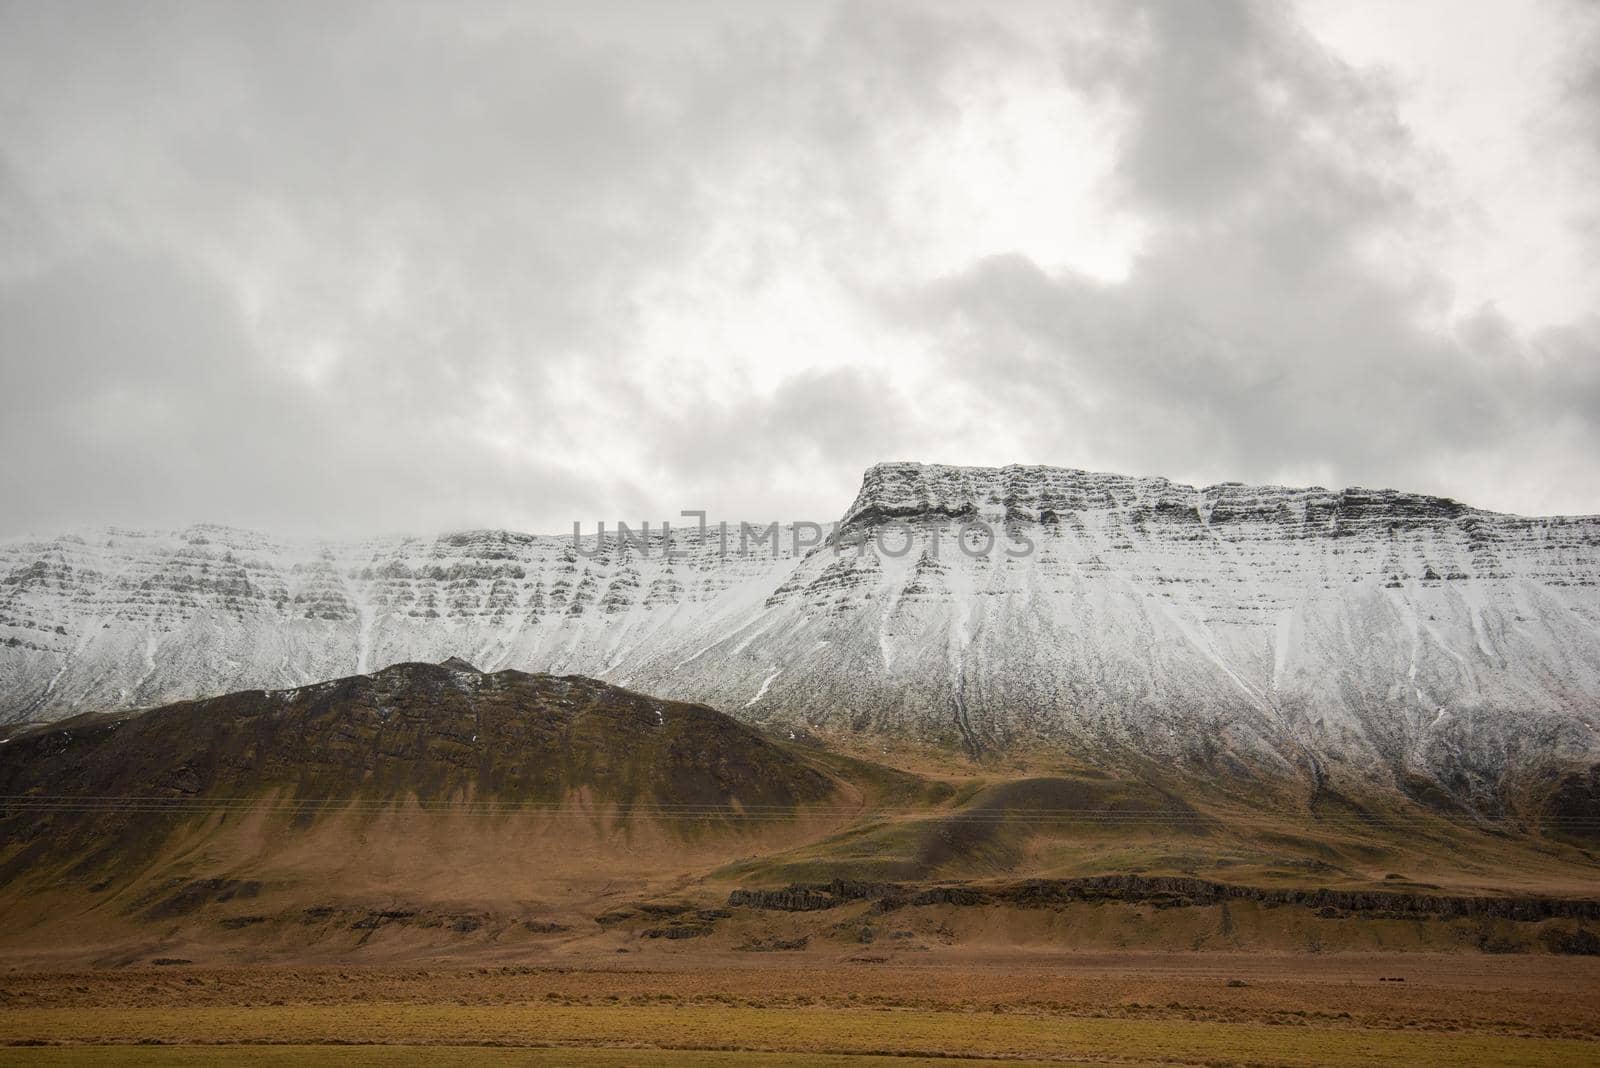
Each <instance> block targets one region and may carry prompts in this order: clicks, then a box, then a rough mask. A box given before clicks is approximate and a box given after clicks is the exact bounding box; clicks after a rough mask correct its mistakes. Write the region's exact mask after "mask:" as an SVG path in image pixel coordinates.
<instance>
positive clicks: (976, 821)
mask: <svg viewBox="0 0 1600 1068" xmlns="http://www.w3.org/2000/svg"><path fill="white" fill-rule="evenodd" d="M891 765H892V766H891ZM1597 875H1600V865H1597V864H1596V862H1595V858H1594V857H1593V856H1592V855H1591V854H1589V853H1588V852H1586V851H1585V849H1584V848H1583V847H1582V845H1581V844H1573V843H1570V842H1562V841H1559V840H1557V839H1554V838H1549V837H1545V836H1542V835H1541V834H1540V833H1539V832H1538V829H1537V827H1532V828H1529V827H1521V826H1511V825H1506V824H1478V823H1474V822H1472V821H1470V820H1464V819H1460V818H1456V817H1453V816H1451V815H1449V814H1443V813H1440V812H1438V811H1435V810H1430V809H1427V808H1424V807H1421V806H1418V805H1416V804H1415V803H1414V802H1411V801H1410V800H1408V799H1406V798H1404V797H1403V796H1400V795H1398V794H1397V795H1395V796H1393V797H1386V798H1364V799H1362V800H1361V801H1360V802H1357V801H1353V800H1350V799H1346V798H1331V797H1330V796H1329V795H1327V794H1325V793H1324V794H1319V795H1317V796H1314V797H1313V796H1307V797H1301V796H1298V795H1296V794H1295V793H1294V792H1293V787H1292V786H1289V785H1286V786H1284V787H1283V788H1281V789H1275V788H1272V787H1270V786H1268V785H1264V784H1261V783H1251V782H1230V783H1227V784H1219V783H1208V782H1197V781H1194V780H1192V779H1184V778H1181V777H1179V776H1177V775H1176V774H1174V773H1172V772H1170V771H1168V770H1166V769H1160V768H1150V767H1141V768H1126V769H1116V768H1108V767H1096V766H1092V765H1090V764H1087V763H1085V762H1084V761H1083V760H1082V759H1080V758H1078V757H1075V756H1073V755H1071V754H1065V753H1053V752H1042V751H1041V752H1037V753H1031V754H1008V755H1004V756H995V755H991V756H988V757H985V758H982V759H973V758H970V757H967V756H964V755H961V754H956V753H950V752H944V751H940V750H932V749H926V748H913V747H900V748H896V749H895V750H893V751H891V750H890V749H889V748H888V743H884V744H879V743H876V742H873V743H872V744H871V747H870V749H869V748H868V747H867V744H866V740H865V739H856V740H855V742H854V743H850V742H848V741H846V740H841V739H835V740H834V742H833V744H823V743H822V742H820V741H818V740H816V739H810V740H806V742H805V743H804V744H802V743H795V742H778V741H774V740H772V739H769V738H767V737H765V736H764V735H762V734H760V733H759V732H757V731H755V730H753V729H751V728H749V727H746V726H744V725H741V724H739V723H737V722H736V721H734V720H732V719H730V718H729V717H727V716H725V715H722V714H721V713H719V712H716V711H714V710H712V709H709V708H705V707H703V706H697V705H686V704H679V703H676V702H670V701H661V700H656V699H654V698H651V697H648V696H645V695H642V694H638V693H633V692H630V691H628V690H624V689H620V688H618V687H614V686H609V685H606V684H604V683H600V682H596V681H594V680H591V679H586V678H581V677H554V676H548V675H530V674H524V673H521V672H515V671H504V672H498V673H494V674H484V673H480V672H477V671H475V670H473V669H472V668H471V667H470V666H468V665H466V664H463V663H461V662H459V661H447V662H446V663H444V664H440V665H432V664H402V665H397V666H395V667H392V668H388V669H386V670H384V671H381V672H378V673H376V674H374V675H370V676H356V677H352V678H347V679H340V680H337V681H334V682H329V683H323V684H318V685H314V686H308V687H303V688H300V689H296V690H289V691H278V692H271V693H264V692H261V691H251V692H245V693H238V694H232V695H228V696H225V697H219V698H215V699H210V700H203V701H191V702H185V703H181V704H177V705H171V706H167V707H164V708H159V709H154V710H151V711H148V712H144V713H138V714H123V715H117V716H85V717H79V718H78V719H76V720H73V721H68V722H65V723H62V724H57V725H55V726H53V727H51V728H48V729H38V730H33V731H26V732H22V733H20V734H17V735H14V736H13V737H11V738H9V739H6V740H5V742H4V743H3V744H0V957H5V958H9V959H12V960H28V961H33V962H42V961H49V960H53V959H54V960H84V959H89V960H93V961H96V962H99V963H113V964H115V963H125V962H132V961H141V960H143V961H148V960H152V959H157V958H172V959H193V960H208V961H219V960H221V961H248V960H256V959H274V960H300V961H306V960H343V959H348V958H350V957H352V956H354V957H361V958H363V959H416V958H418V957H423V958H426V957H431V956H437V955H439V954H445V955H449V956H456V955H461V954H470V955H476V956H483V955H487V956H490V957H499V958H502V959H506V958H509V959H515V960H527V959H530V958H531V959H550V960H554V961H562V960H570V959H581V958H584V957H586V956H592V955H594V954H597V953H600V954H615V953H618V952H630V953H637V952H642V953H646V954H654V955H661V954H676V955H681V954H683V953H699V954H708V953H709V954H713V955H714V954H716V953H722V952H727V953H735V952H737V953H745V952H750V951H759V950H776V951H786V952H810V953H817V952H825V953H852V952H860V942H861V940H863V939H867V938H875V937H877V935H876V934H875V932H879V933H884V934H885V937H886V938H888V937H889V936H890V935H892V936H893V940H892V941H891V942H890V946H891V949H898V950H900V951H904V952H912V951H918V952H929V951H941V950H950V949H952V947H957V948H959V947H961V946H998V947H1001V948H1002V949H1003V950H1004V951H1005V952H1011V951H1012V950H1014V949H1015V948H1016V947H1019V946H1028V945H1034V944H1042V945H1050V944H1055V943H1058V942H1061V941H1062V940H1069V941H1070V943H1071V944H1072V945H1074V946H1084V947H1101V948H1117V947H1125V946H1137V945H1152V946H1161V947H1167V948H1172V947H1176V948H1207V947H1229V948H1249V947H1251V946H1264V947H1273V948H1284V947H1291V948H1292V947H1300V946H1304V945H1309V944H1314V945H1318V946H1321V945H1328V946H1340V945H1350V946H1355V947H1366V948H1371V947H1372V946H1376V945H1388V946H1409V947H1413V948H1451V949H1454V948H1462V947H1465V948H1482V947H1491V948H1502V949H1505V948H1519V949H1538V948H1539V947H1541V946H1543V945H1545V941H1544V940H1547V939H1549V938H1553V939H1556V942H1554V943H1551V944H1560V945H1578V946H1580V947H1581V946H1584V945H1587V944H1588V943H1587V942H1586V941H1585V940H1584V939H1583V938H1581V937H1578V939H1577V941H1576V942H1571V941H1570V939H1571V938H1573V937H1577V935H1578V934H1579V933H1580V932H1582V931H1584V930H1586V927H1585V924H1588V923H1589V922H1590V920H1589V916H1590V914H1591V913H1595V912H1596V907H1591V906H1589V905H1583V906H1570V905H1569V904H1567V903H1566V902H1567V901H1570V900H1573V899H1579V900H1583V899H1588V898H1592V897H1595V896H1597V894H1596V890H1597V879H1596V876H1597ZM1108 880H1109V881H1108ZM1318 891H1321V895H1320V896H1318V894H1317V892H1318ZM1480 899H1482V900H1485V901H1489V902H1490V903H1489V904H1488V905H1484V906H1479V905H1477V904H1475V902H1477V901H1478V900H1480ZM1534 899H1537V902H1536V903H1534V904H1528V901H1530V900H1534ZM1515 901H1522V902H1523V903H1522V904H1515V903H1514V902H1515ZM796 903H798V904H799V906H800V907H798V908H795V907H791V906H794V905H795V904H796ZM1597 914H1600V913H1597ZM1549 932H1554V934H1550V933H1549ZM1563 939H1568V940H1569V941H1562V940H1563ZM880 948H881V947H880Z"/></svg>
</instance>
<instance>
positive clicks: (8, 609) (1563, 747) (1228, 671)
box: [0, 464, 1600, 799]
mask: <svg viewBox="0 0 1600 1068" xmlns="http://www.w3.org/2000/svg"><path fill="white" fill-rule="evenodd" d="M979 523H983V524H987V530H988V534H986V533H985V527H983V526H978V525H976V524H979ZM811 533H812V530H811V529H810V528H809V527H806V526H805V525H801V527H800V529H798V530H796V529H795V528H789V527H785V528H782V530H781V531H780V533H779V537H778V539H777V544H776V545H774V544H773V543H772V542H771V541H768V542H767V543H765V544H762V545H757V546H750V547H749V551H745V552H741V551H740V545H739V535H738V527H737V526H734V527H733V528H732V529H731V530H730V535H729V537H728V542H727V548H726V551H724V550H723V547H722V544H721V542H720V541H719V538H718V535H717V531H716V528H715V527H713V528H712V530H711V531H710V532H709V534H708V536H706V537H705V538H703V539H702V538H701V537H699V536H698V535H697V534H696V533H695V532H693V531H675V533H674V539H673V547H674V549H675V555H674V557H673V558H672V559H668V558H666V556H665V555H664V552H663V545H662V542H661V537H660V534H659V528H657V530H656V532H655V534H654V536H653V537H652V539H651V541H650V542H649V543H648V544H647V545H644V546H638V545H620V544H616V543H615V541H613V542H612V543H610V544H608V545H606V546H601V547H597V546H596V544H595V542H594V539H593V537H592V535H591V536H590V537H589V538H588V539H586V540H585V541H584V542H582V543H580V544H578V545H576V546H575V545H574V543H573V540H572V538H571V537H570V536H567V537H560V536H554V537H533V536H529V535H522V534H513V533H508V532H503V531H476V532H469V533H461V534H452V535H448V536H445V537H440V538H437V539H380V540H373V541H366V542H357V543H326V544H324V543H294V542H282V541H275V540H273V539H269V538H266V537H263V536H260V535H257V534H252V533H249V532H244V531H238V530H230V529H223V528H214V527H197V528H192V529H190V530H188V531H184V532H181V533H174V534H151V533H146V532H134V531H119V530H109V531H104V532H101V533H98V534H96V535H94V536H93V537H83V538H76V537H62V538H56V539H53V540H50V541H43V542H41V541H13V542H9V543H0V576H3V577H0V716H3V717H4V718H5V719H9V720H18V719H49V718H56V717H60V716H63V715H67V714H71V713H73V712H75V711H81V710H85V709H89V708H95V709H105V708H119V707H129V706H137V705H146V704H154V703H158V702H162V701H167V700H173V699H177V698H181V697H188V696H198V695H202V694H211V693H219V692H223V691H228V690H234V689H242V688H251V687H284V686H291V685H296V684H300V683H303V682H306V681H310V680H314V679H321V678H329V677H334V676H339V675H346V674H350V673H353V672H356V671H358V670H373V669H376V668H379V667H382V666H384V665H386V664H390V663H394V662H397V661H402V660H430V661H432V660H442V659H444V658H445V657H447V656H452V655H455V656H461V657H464V658H466V659H467V660H469V661H471V662H473V663H475V664H477V665H478V666H479V667H481V668H485V669H495V668H499V667H516V668H522V669H529V670H539V671H552V672H573V673H582V674H587V675H593V676H596V677H598V678H602V679H606V680H608V681H611V682H616V683H621V684H623V685H627V686H630V687H633V688H636V689H641V690H645V691H648V692H651V693H655V694H659V695H661V696H664V697H672V698H680V699H692V700H700V701H705V702H707V703H709V704H712V705H714V706H716V707H719V708H722V709H724V710H726V711H729V712H731V713H733V714H735V715H739V716H742V717H744V718H746V719H749V720H754V721H757V722H768V723H771V724H775V725H810V726H812V727H817V728H864V729H874V730H886V731H902V732H908V733H912V734H915V735H918V736H923V737H937V738H943V739H946V740H950V741H959V742H963V743H965V744H967V745H969V746H974V747H981V746H986V745H992V744H995V743H1003V742H1006V741H1013V740H1024V739H1029V738H1038V737H1043V738H1051V739H1056V740H1061V741H1065V742H1067V743H1069V744H1072V745H1074V746H1077V747H1081V748H1082V749H1084V750H1085V751H1086V752H1089V753H1092V754H1099V755H1113V756H1114V755H1117V754H1122V755H1127V756H1130V757H1135V758H1140V759H1149V758H1153V759H1160V760H1167V759H1171V760H1177V761H1184V762H1191V763H1193V762H1200V763H1201V764H1203V765H1205V766H1211V767H1219V768H1225V767H1228V766H1237V767H1240V768H1245V767H1249V768H1252V769H1255V770H1261V769H1267V770H1277V771H1281V772H1289V773H1293V774H1297V775H1302V776H1307V777H1310V778H1312V779H1316V780H1320V779H1321V778H1322V777H1323V776H1325V775H1326V774H1328V773H1329V769H1330V768H1336V769H1339V770H1341V771H1342V772H1350V773H1354V774H1357V775H1359V776H1362V777H1366V778H1373V777H1376V778H1378V779H1381V780H1386V781H1392V782H1395V783H1398V784H1400V785H1402V786H1405V787H1407V788H1415V789H1428V790H1437V789H1442V790H1443V791H1444V792H1446V793H1448V794H1451V795H1454V796H1456V797H1458V798H1477V799H1483V798H1488V797H1492V796H1493V795H1494V794H1495V793H1496V791H1501V792H1502V793H1503V788H1504V786H1505V784H1506V783H1507V782H1508V781H1510V780H1511V778H1512V777H1513V776H1515V775H1517V774H1518V773H1528V774H1532V773H1540V774H1546V773H1549V772H1550V771H1551V769H1556V770H1559V769H1561V768H1564V767H1571V766H1583V765H1585V764H1588V763H1592V762H1593V761H1595V760H1596V759H1600V734H1597V732H1596V729H1595V727H1596V724H1597V722H1600V720H1597V717H1600V585H1597V582H1600V517H1577V518H1550V519H1528V518H1522V517H1517V516H1508V515H1499V514H1495V513H1490V512H1483V511H1479V510H1475V509H1472V508H1468V507H1464V506H1462V505H1460V504H1457V503H1456V502H1453V501H1449V500H1445V499H1441V498H1435V497H1426V496H1420V495H1416V494H1407V493H1399V492H1394V491H1389V490H1381V491H1375V490H1361V489H1349V490H1344V491H1328V490H1323V489H1285V488H1279V487H1250V486H1244V485H1239V484H1235V483H1227V484H1222V485H1218V486H1211V487H1206V488H1204V489H1195V488H1193V487H1189V486H1183V485H1178V484H1175V483H1172V482H1168V481H1166V480H1164V479H1156V478H1144V479H1140V478H1127V477H1122V476H1117V475H1106V474H1094V473H1089V472H1084V471H1076V470H1068V469H1061V468H1045V467H1006V468H998V469H985V468H956V467H942V466H925V465H918V464H881V465H878V466H876V467H874V468H872V469H871V470H870V471H868V472H867V475H866V478H865V480H864V481H863V484H862V487H861V492H860V494H859V495H858V497H857V498H856V500H855V502H854V503H853V504H852V505H851V507H850V509H849V510H848V511H847V513H846V515H845V516H844V517H843V519H842V521H841V523H840V524H838V526H837V527H836V528H835V529H834V532H833V535H832V537H830V540H829V543H828V544H826V545H823V546H821V547H817V548H810V549H807V548H805V546H804V542H805V540H806V538H807V536H808V535H810V534H811ZM991 536H992V539H993V544H992V545H991V544H990V543H989V539H990V537H991ZM797 537H798V540H800V541H801V543H802V545H801V547H800V551H798V552H797V551H795V545H794V543H795V541H796V540H797ZM579 550H583V551H579ZM591 554H592V555H591Z"/></svg>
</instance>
